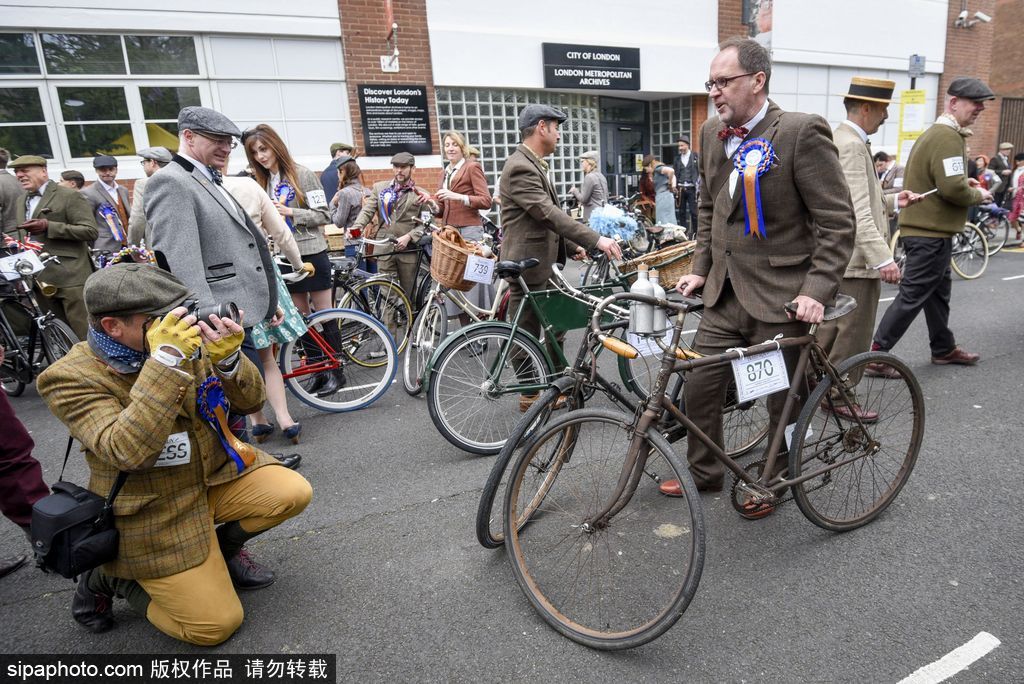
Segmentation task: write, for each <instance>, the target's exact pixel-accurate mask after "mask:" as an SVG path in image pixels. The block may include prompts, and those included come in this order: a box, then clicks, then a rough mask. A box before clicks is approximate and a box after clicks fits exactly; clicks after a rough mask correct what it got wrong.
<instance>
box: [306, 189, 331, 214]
mask: <svg viewBox="0 0 1024 684" xmlns="http://www.w3.org/2000/svg"><path fill="white" fill-rule="evenodd" d="M306 204H308V205H309V208H310V209H319V208H320V207H326V206H327V195H325V194H324V191H323V190H309V191H308V192H306Z"/></svg>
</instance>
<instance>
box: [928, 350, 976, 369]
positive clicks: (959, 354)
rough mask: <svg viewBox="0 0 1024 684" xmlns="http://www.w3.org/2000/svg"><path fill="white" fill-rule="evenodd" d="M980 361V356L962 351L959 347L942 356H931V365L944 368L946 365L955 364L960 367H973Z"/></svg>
mask: <svg viewBox="0 0 1024 684" xmlns="http://www.w3.org/2000/svg"><path fill="white" fill-rule="evenodd" d="M979 359H981V354H974V353H972V352H969V351H964V350H963V349H961V348H960V347H953V351H951V352H949V353H948V354H943V355H942V356H933V357H932V363H934V364H936V365H939V366H944V365H946V364H950V363H955V364H958V365H960V366H973V365H974V364H976V363H978V360H979Z"/></svg>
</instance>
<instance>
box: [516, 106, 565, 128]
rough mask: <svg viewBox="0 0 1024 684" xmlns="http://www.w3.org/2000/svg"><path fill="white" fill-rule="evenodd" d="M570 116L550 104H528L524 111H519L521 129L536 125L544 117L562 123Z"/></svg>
mask: <svg viewBox="0 0 1024 684" xmlns="http://www.w3.org/2000/svg"><path fill="white" fill-rule="evenodd" d="M568 118H569V117H568V115H566V113H565V112H563V111H562V110H560V109H555V108H554V107H549V106H548V105H539V104H528V105H526V106H525V107H523V111H521V112H519V130H523V129H524V128H529V127H530V126H536V125H537V124H538V123H540V122H541V121H542V120H544V119H547V120H549V121H552V120H553V121H557V122H558V123H562V122H563V121H565V120H566V119H568Z"/></svg>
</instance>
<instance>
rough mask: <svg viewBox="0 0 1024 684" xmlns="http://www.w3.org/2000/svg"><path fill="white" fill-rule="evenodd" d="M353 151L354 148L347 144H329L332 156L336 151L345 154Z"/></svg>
mask: <svg viewBox="0 0 1024 684" xmlns="http://www.w3.org/2000/svg"><path fill="white" fill-rule="evenodd" d="M354 149H356V148H355V147H353V146H352V145H350V144H348V143H331V154H332V155H333V154H335V153H336V152H337V151H338V150H345V151H346V152H351V151H352V150H354Z"/></svg>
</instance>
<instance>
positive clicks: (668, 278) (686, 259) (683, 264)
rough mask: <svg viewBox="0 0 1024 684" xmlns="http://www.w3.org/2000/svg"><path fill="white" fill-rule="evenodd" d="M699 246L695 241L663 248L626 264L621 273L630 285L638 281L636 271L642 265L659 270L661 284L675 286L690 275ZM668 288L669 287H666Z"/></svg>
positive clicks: (622, 266)
mask: <svg viewBox="0 0 1024 684" xmlns="http://www.w3.org/2000/svg"><path fill="white" fill-rule="evenodd" d="M696 246H697V242H696V241H695V240H690V241H688V242H680V243H679V244H678V245H672V246H671V247H663V248H662V249H659V250H658V251H656V252H651V253H650V254H644V255H643V256H639V257H637V258H636V259H632V260H630V261H626V262H624V263H623V264H622V265H621V266H619V272H620V273H622V274H623V275H625V276H626V278H627V279H628V280H629V282H630V283H632V282H633V281H634V280H636V270H637V268H638V267H639V266H640V264H647V267H648V268H656V269H658V275H659V276H660V277H661V282H662V284H663V285H664V284H665V283H672V284H673V285H674V284H675V282H676V281H677V280H679V278H680V277H681V276H684V275H688V274H689V273H690V270H691V269H692V268H693V251H694V249H695V248H696ZM665 287H666V288H667V286H665Z"/></svg>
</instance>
